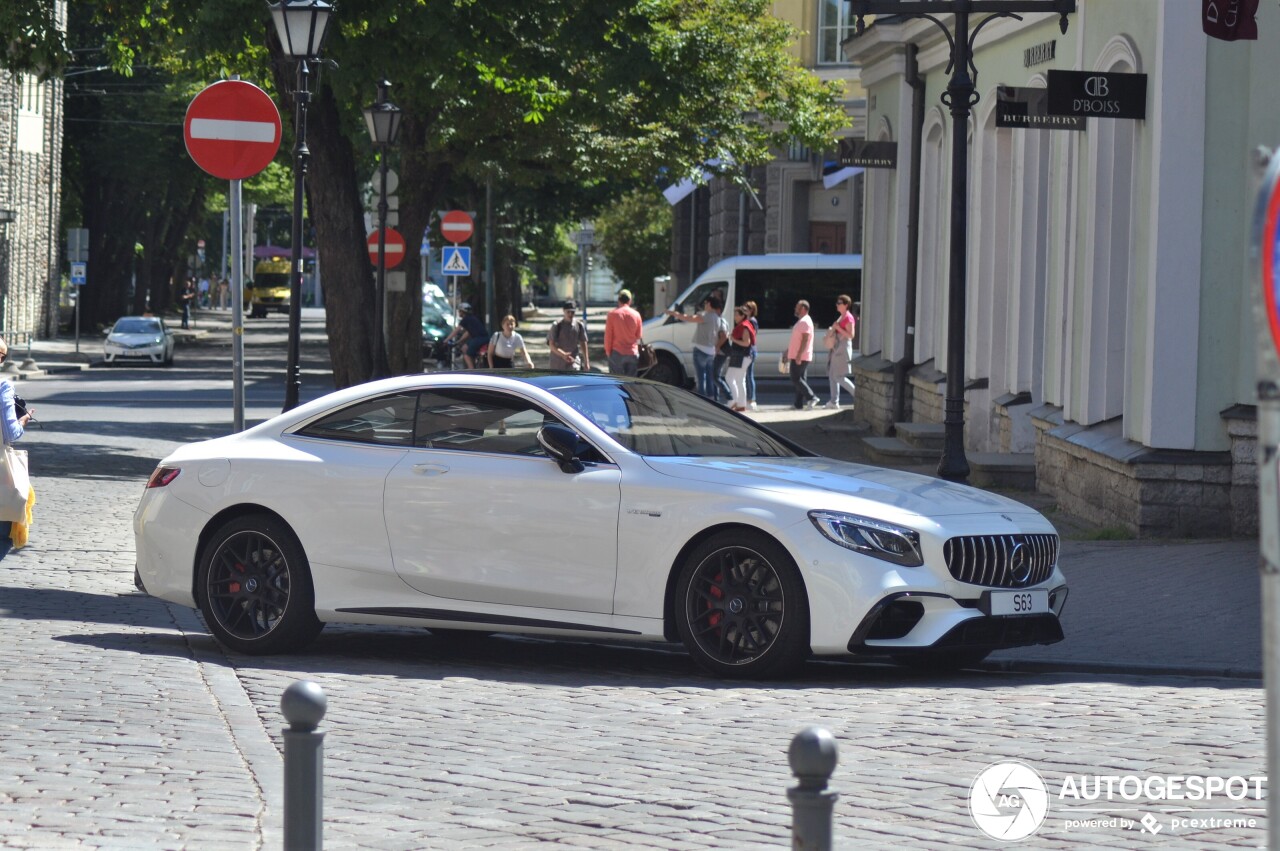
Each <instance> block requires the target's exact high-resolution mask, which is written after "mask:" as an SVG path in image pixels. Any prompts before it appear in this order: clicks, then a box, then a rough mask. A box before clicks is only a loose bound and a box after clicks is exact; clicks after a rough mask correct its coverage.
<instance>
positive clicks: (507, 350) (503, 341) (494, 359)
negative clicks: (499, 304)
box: [489, 313, 533, 369]
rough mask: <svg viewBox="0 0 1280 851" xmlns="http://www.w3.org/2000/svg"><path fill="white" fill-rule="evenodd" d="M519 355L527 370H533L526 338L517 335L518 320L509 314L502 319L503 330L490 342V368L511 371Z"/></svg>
mask: <svg viewBox="0 0 1280 851" xmlns="http://www.w3.org/2000/svg"><path fill="white" fill-rule="evenodd" d="M517 355H518V356H519V357H520V358H521V359H522V360H523V361H524V363H523V366H524V367H525V369H533V359H532V358H530V357H529V351H528V350H527V349H526V348H525V347H524V338H523V337H521V336H520V335H519V334H517V333H516V318H515V317H514V316H512V315H511V314H509V313H508V314H507V315H506V316H504V317H502V330H501V331H499V332H498V333H496V334H494V335H493V337H492V339H490V340H489V368H490V369H495V368H496V369H511V367H513V366H515V359H516V356H517Z"/></svg>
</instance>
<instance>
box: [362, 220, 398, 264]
mask: <svg viewBox="0 0 1280 851" xmlns="http://www.w3.org/2000/svg"><path fill="white" fill-rule="evenodd" d="M368 242H369V262H370V263H372V264H373V265H374V267H375V268H376V267H377V265H378V229H377V228H374V229H373V233H371V234H369V240H368ZM383 253H384V254H385V255H386V258H387V268H388V269H394V268H395V267H397V266H399V265H400V261H401V260H403V259H404V237H403V236H401V235H400V231H398V230H396V229H395V228H387V243H386V245H385V246H384V247H383Z"/></svg>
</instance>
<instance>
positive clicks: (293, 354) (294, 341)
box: [268, 0, 333, 411]
mask: <svg viewBox="0 0 1280 851" xmlns="http://www.w3.org/2000/svg"><path fill="white" fill-rule="evenodd" d="M268 8H269V9H270V10H271V19H272V20H273V21H274V22H275V25H276V34H277V35H278V36H279V37H280V45H281V47H283V48H284V53H285V55H286V56H288V57H290V58H291V59H296V60H297V61H298V84H297V86H296V87H295V89H294V103H295V105H296V106H297V109H296V111H295V113H294V137H295V139H294V146H293V163H294V171H293V235H292V240H293V244H292V246H291V247H290V261H291V263H292V265H293V270H292V277H291V280H290V287H289V355H288V365H287V366H286V367H285V379H284V410H286V411H288V410H290V409H292V408H295V407H297V405H298V390H299V388H300V387H301V386H302V375H301V373H300V371H299V368H298V348H299V343H300V342H301V337H302V196H303V192H304V190H305V187H306V181H307V159H308V157H309V156H310V154H311V152H310V151H308V150H307V104H308V103H309V102H310V100H311V91H310V89H309V88H308V86H307V84H308V78H309V77H310V75H311V69H310V67H309V66H310V63H312V62H315V61H316V60H317V59H319V57H320V48H321V47H323V46H324V37H325V35H326V34H327V33H328V31H329V21H330V19H331V18H332V16H333V7H332V6H330V5H329V4H328V3H325V2H324V0H281V2H279V3H276V4H274V5H272V6H269V7H268Z"/></svg>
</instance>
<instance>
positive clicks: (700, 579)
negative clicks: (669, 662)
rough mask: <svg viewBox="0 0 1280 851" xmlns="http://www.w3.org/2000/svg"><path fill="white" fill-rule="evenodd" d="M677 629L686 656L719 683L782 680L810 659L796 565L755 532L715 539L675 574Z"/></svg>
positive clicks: (806, 613) (806, 611)
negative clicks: (736, 679) (733, 679)
mask: <svg viewBox="0 0 1280 851" xmlns="http://www.w3.org/2000/svg"><path fill="white" fill-rule="evenodd" d="M675 618H676V629H677V630H678V632H679V634H680V638H681V640H682V641H683V642H684V645H685V647H686V648H687V649H688V651H689V655H690V656H692V657H693V660H694V661H695V662H696V663H697V664H698V665H699V666H701V667H702V668H704V669H705V670H707V671H709V672H710V673H712V674H715V675H716V676H720V677H739V678H751V679H765V678H768V677H775V676H779V675H782V674H787V673H790V672H792V671H794V670H795V669H796V668H798V667H799V665H800V663H801V662H803V661H804V659H805V657H806V656H808V654H809V602H808V598H807V596H806V592H805V588H804V583H803V581H802V580H801V578H800V571H799V570H798V569H797V568H796V564H795V561H794V560H793V559H792V558H791V556H790V555H789V554H788V553H787V551H786V550H785V549H783V548H782V546H781V545H779V544H778V542H777V541H774V540H773V539H772V538H770V537H768V536H767V535H764V534H762V533H760V532H756V531H753V530H738V531H733V532H721V533H719V534H717V535H713V536H712V537H710V538H708V539H707V540H706V541H704V542H703V543H702V544H701V545H699V546H698V547H697V549H695V550H694V551H693V553H692V554H691V555H690V556H689V559H688V561H686V562H685V565H684V568H683V569H682V570H681V571H680V578H679V580H678V582H677V583H676V597H675Z"/></svg>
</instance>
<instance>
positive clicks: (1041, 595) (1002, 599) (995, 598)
mask: <svg viewBox="0 0 1280 851" xmlns="http://www.w3.org/2000/svg"><path fill="white" fill-rule="evenodd" d="M987 594H988V598H987V613H988V614H992V615H1042V614H1045V613H1046V612H1048V611H1049V592H1048V590H1047V589H1044V588H1036V589H1033V590H1029V591H988V592H987Z"/></svg>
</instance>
